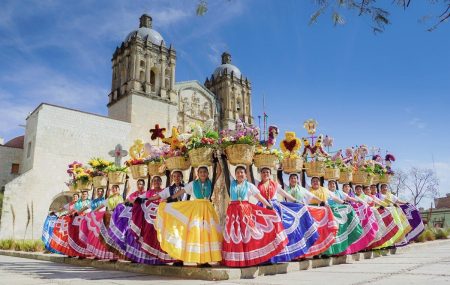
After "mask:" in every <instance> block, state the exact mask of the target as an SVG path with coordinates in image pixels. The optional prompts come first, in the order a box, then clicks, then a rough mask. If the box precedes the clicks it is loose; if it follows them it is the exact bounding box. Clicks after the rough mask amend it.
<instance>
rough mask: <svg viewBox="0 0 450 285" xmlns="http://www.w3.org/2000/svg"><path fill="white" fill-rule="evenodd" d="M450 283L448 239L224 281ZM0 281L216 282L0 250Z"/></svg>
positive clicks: (21, 284)
mask: <svg viewBox="0 0 450 285" xmlns="http://www.w3.org/2000/svg"><path fill="white" fill-rule="evenodd" d="M328 282H330V283H331V284H333V285H339V284H408V285H412V284H433V285H438V284H450V242H445V243H439V245H433V246H420V247H414V248H413V249H411V250H410V251H408V252H406V253H402V254H397V255H390V256H385V257H380V258H375V259H370V260H363V261H359V262H355V263H353V264H342V265H337V266H332V267H325V268H317V269H313V270H307V271H299V272H292V273H288V274H281V275H274V276H265V277H258V278H256V279H247V280H233V281H222V282H220V283H221V284H222V285H226V284H315V285H317V284H324V283H328ZM0 283H1V284H13V285H28V284H64V285H69V284H70V285H71V284H74V285H75V284H76V285H90V284H152V283H153V284H181V283H183V284H211V283H214V282H208V281H198V280H180V279H174V278H165V277H153V276H147V275H140V274H135V273H128V272H117V271H107V270H98V269H95V268H84V267H77V266H70V265H64V264H56V263H51V262H46V261H38V260H32V259H24V258H16V257H8V256H3V255H0Z"/></svg>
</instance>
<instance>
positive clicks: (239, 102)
mask: <svg viewBox="0 0 450 285" xmlns="http://www.w3.org/2000/svg"><path fill="white" fill-rule="evenodd" d="M240 110H241V100H237V102H236V111H238V112H239V111H240Z"/></svg>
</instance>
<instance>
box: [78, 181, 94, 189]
mask: <svg viewBox="0 0 450 285" xmlns="http://www.w3.org/2000/svg"><path fill="white" fill-rule="evenodd" d="M91 188H92V182H91V181H81V180H78V181H77V190H79V191H83V190H91Z"/></svg>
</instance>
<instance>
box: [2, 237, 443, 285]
mask: <svg viewBox="0 0 450 285" xmlns="http://www.w3.org/2000/svg"><path fill="white" fill-rule="evenodd" d="M447 243H448V244H450V240H439V241H434V242H426V243H415V244H411V245H408V246H406V247H400V248H393V249H381V250H374V251H367V252H359V253H355V254H352V255H344V256H337V257H330V258H319V259H307V260H302V261H294V262H288V263H280V264H272V265H261V266H254V267H247V268H228V267H212V268H197V267H191V266H184V267H175V266H170V265H145V264H137V263H131V262H129V261H122V260H120V261H108V260H93V259H79V258H70V257H67V256H64V255H59V254H45V253H35V252H22V251H10V250H0V255H7V256H12V257H21V258H29V259H37V260H43V261H50V262H55V263H64V264H70V265H76V266H84V267H95V268H100V269H104V270H116V271H117V270H119V271H126V272H133V273H140V274H147V275H156V276H167V277H177V278H183V279H198V280H210V281H215V280H233V279H234V280H235V279H251V278H256V277H258V276H265V275H275V274H285V273H289V272H294V271H301V270H310V269H313V268H319V267H328V266H335V265H339V264H346V263H354V262H358V261H361V260H364V259H372V258H377V257H381V256H386V255H391V254H399V253H404V252H407V251H409V250H414V249H417V248H419V247H420V248H422V247H432V246H438V245H442V244H447Z"/></svg>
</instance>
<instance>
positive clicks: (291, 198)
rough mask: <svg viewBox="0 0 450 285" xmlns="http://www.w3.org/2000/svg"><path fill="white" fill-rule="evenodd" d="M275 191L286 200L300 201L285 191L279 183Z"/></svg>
mask: <svg viewBox="0 0 450 285" xmlns="http://www.w3.org/2000/svg"><path fill="white" fill-rule="evenodd" d="M277 193H278V194H280V195H281V196H283V198H285V199H286V200H290V201H292V202H298V203H300V201H297V199H295V198H294V197H292V195H291V194H289V193H288V192H286V191H285V190H284V189H283V188H281V185H278V187H277Z"/></svg>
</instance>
